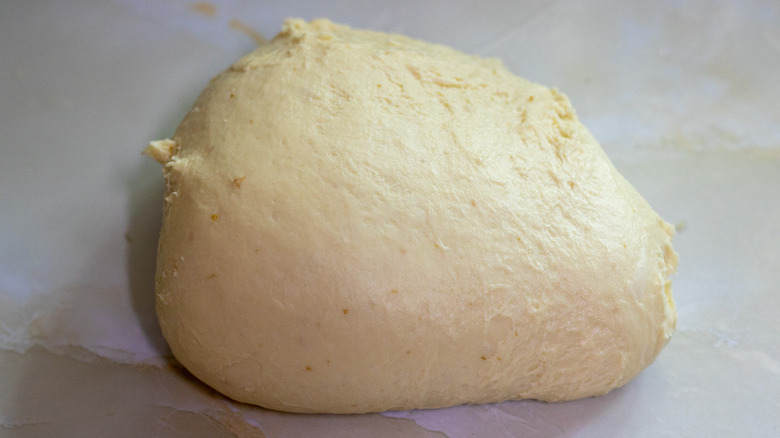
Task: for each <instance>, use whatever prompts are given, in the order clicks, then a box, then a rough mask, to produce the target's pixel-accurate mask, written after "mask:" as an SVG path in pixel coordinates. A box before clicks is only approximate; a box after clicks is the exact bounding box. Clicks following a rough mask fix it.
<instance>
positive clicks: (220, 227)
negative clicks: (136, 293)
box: [147, 20, 677, 413]
mask: <svg viewBox="0 0 780 438" xmlns="http://www.w3.org/2000/svg"><path fill="white" fill-rule="evenodd" d="M147 153H149V154H150V155H152V156H154V157H155V158H157V159H158V160H159V161H161V162H163V163H164V165H165V166H164V173H165V178H166V181H167V185H168V189H167V194H166V198H165V206H164V221H163V228H162V233H161V236H160V245H159V255H158V264H157V312H158V316H159V320H160V326H161V327H162V330H163V333H164V335H165V338H166V339H167V340H168V342H169V344H170V346H171V349H172V350H173V353H174V354H175V356H176V357H177V358H178V360H179V361H181V363H182V364H183V365H184V366H186V367H187V369H189V370H190V371H191V372H192V373H193V374H194V375H195V376H197V377H198V378H200V379H201V380H203V381H204V382H206V383H207V384H209V385H211V386H212V387H214V388H216V389H217V390H219V391H220V392H222V393H224V394H225V395H227V396H229V397H232V398H234V399H236V400H239V401H242V402H247V403H253V404H257V405H260V406H264V407H267V408H271V409H277V410H282V411H294V412H333V413H348V412H369V411H383V410H389V409H411V408H435V407H443V406H450V405H457V404H461V403H484V402H496V401H501V400H507V399H522V398H532V399H539V400H548V401H560V400H572V399H577V398H581V397H588V396H594V395H599V394H604V393H606V392H607V391H609V390H611V389H613V388H616V387H619V386H621V385H623V384H625V383H626V382H628V381H629V380H631V379H632V378H633V377H634V376H636V375H637V374H638V373H639V372H640V371H641V370H642V369H644V368H645V367H646V366H647V365H648V364H650V363H651V362H652V361H653V360H654V358H655V357H656V356H657V355H658V353H659V352H660V351H661V349H662V348H663V347H664V345H666V343H667V342H668V341H669V338H670V336H671V335H672V332H673V331H674V326H675V321H676V313H675V309H674V303H673V301H672V296H671V289H670V283H669V275H670V274H672V273H673V271H674V270H675V267H676V264H677V256H676V254H675V252H674V251H673V249H672V247H671V244H670V242H671V238H672V234H673V229H672V227H671V226H670V225H669V224H667V223H665V222H664V221H663V220H662V219H661V218H660V217H659V216H658V215H657V214H656V213H655V212H654V211H653V210H652V209H651V207H650V206H649V205H648V204H647V202H645V200H644V199H642V197H641V196H640V195H639V194H638V193H637V192H636V191H635V190H634V189H633V188H632V187H631V185H630V184H629V183H628V182H626V180H625V179H624V178H623V177H622V176H621V175H619V174H618V172H617V171H616V170H615V168H614V167H613V165H612V164H611V163H610V161H609V159H608V158H607V157H606V155H605V154H604V152H603V151H602V149H601V147H600V146H599V145H598V143H597V142H596V140H594V138H593V136H592V135H591V134H590V133H589V131H588V130H587V129H586V128H585V127H583V125H582V124H580V122H579V121H578V119H577V117H576V115H575V113H574V110H573V109H572V108H571V106H570V104H569V101H568V100H567V98H566V97H565V96H564V95H562V94H561V93H559V92H557V91H555V90H550V89H548V88H546V87H543V86H541V85H537V84H533V83H530V82H528V81H526V80H524V79H521V78H519V77H517V76H514V75H512V74H511V73H510V72H509V71H507V70H506V69H505V68H504V67H503V66H502V64H501V62H499V61H497V60H490V59H480V58H477V57H472V56H468V55H465V54H462V53H460V52H458V51H455V50H453V49H450V48H447V47H443V46H438V45H432V44H428V43H424V42H421V41H416V40H412V39H409V38H406V37H403V36H399V35H389V34H384V33H377V32H369V31H360V30H352V29H350V28H348V27H345V26H339V25H335V24H332V23H331V22H329V21H326V20H316V21H313V22H311V23H306V22H303V21H300V20H288V21H287V22H285V23H284V26H283V30H282V32H281V33H280V34H279V35H278V36H277V37H276V38H275V39H274V40H273V41H271V42H270V43H268V44H266V45H264V46H262V47H260V48H259V49H257V50H256V51H255V52H253V53H251V54H249V55H247V56H246V57H244V58H243V59H241V60H239V61H238V62H237V63H236V64H235V65H233V66H232V67H231V68H230V69H228V70H227V71H225V72H224V73H222V74H220V75H219V76H217V77H216V78H215V79H213V80H212V81H211V83H210V84H209V86H208V87H207V88H206V89H205V91H204V92H203V94H202V95H201V96H200V98H199V99H198V100H197V102H196V103H195V105H194V107H193V108H192V110H190V112H189V113H188V114H187V116H186V117H185V119H184V120H183V122H182V123H181V125H180V126H179V128H178V130H177V131H176V134H175V135H174V137H173V138H172V140H164V141H161V142H155V143H153V144H152V145H150V147H149V148H148V149H147Z"/></svg>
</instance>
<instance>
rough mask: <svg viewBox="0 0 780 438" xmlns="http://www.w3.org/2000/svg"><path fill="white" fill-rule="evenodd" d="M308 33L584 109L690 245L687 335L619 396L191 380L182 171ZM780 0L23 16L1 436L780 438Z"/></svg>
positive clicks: (49, 4) (86, 7) (10, 7)
mask: <svg viewBox="0 0 780 438" xmlns="http://www.w3.org/2000/svg"><path fill="white" fill-rule="evenodd" d="M288 16H298V17H302V18H306V19H313V18H317V17H328V18H330V19H332V20H334V21H336V22H342V23H347V24H350V25H352V26H354V27H360V28H371V29H376V30H384V31H391V32H400V33H404V34H407V35H410V36H413V37H418V38H423V39H426V40H429V41H433V42H439V43H443V44H448V45H451V46H455V47H457V48H459V49H461V50H464V51H467V52H470V53H474V54H478V55H482V56H492V57H499V58H501V59H503V60H504V61H505V63H506V64H507V65H508V66H509V68H510V69H511V70H513V71H514V72H515V73H517V74H519V75H522V76H525V77H527V78H529V79H531V80H534V81H537V82H540V83H543V84H545V85H548V86H554V87H557V88H558V89H560V90H561V91H562V92H564V93H566V94H567V95H568V96H569V97H570V98H571V100H572V102H573V104H574V107H575V108H576V109H577V111H578V114H579V116H580V118H581V119H582V121H583V122H584V123H585V124H586V126H588V127H589V128H590V129H591V130H592V131H593V132H594V134H595V135H596V137H597V138H598V139H599V140H600V141H601V143H602V145H603V146H604V148H605V150H606V151H607V153H608V154H609V155H610V157H611V158H612V159H613V161H614V162H615V164H616V166H617V167H618V168H619V169H620V170H621V172H623V173H624V175H626V177H627V178H628V179H629V180H630V181H631V182H632V183H633V184H634V185H635V186H636V187H637V189H638V190H639V191H640V192H641V193H642V194H643V195H644V196H645V197H646V198H647V199H648V200H649V201H650V203H651V204H652V205H653V206H654V207H655V208H656V210H657V211H659V213H660V214H661V215H662V216H663V217H664V218H665V219H666V220H668V221H670V222H672V223H676V224H677V225H678V229H679V232H678V235H677V237H676V239H675V248H676V249H677V251H678V252H679V253H680V268H679V273H678V274H677V275H676V277H675V278H674V294H675V298H676V301H677V308H678V311H679V324H678V328H677V332H676V333H675V336H674V338H673V340H672V341H671V343H670V344H669V346H668V347H667V348H666V349H665V350H664V351H663V352H662V353H661V355H660V356H659V357H658V359H657V360H656V362H655V363H654V364H652V365H651V366H650V367H649V368H648V369H647V370H645V371H644V372H643V373H642V374H641V375H640V376H639V377H638V378H636V379H635V380H634V381H632V382H631V383H629V384H628V385H627V386H625V387H623V388H621V389H619V390H616V391H613V392H611V393H609V394H608V395H606V396H603V397H599V398H592V399H586V400H580V401H575V402H569V403H561V404H545V403H539V402H534V401H515V402H506V403H501V404H494V405H480V406H460V407H454V408H450V409H441V410H429V411H411V412H389V413H384V414H370V415H353V416H333V415H293V414H283V413H278V412H272V411H267V410H263V409H260V408H256V407H252V406H247V405H242V404H239V403H236V402H232V401H230V400H228V399H226V398H224V397H222V396H221V395H219V394H217V393H215V392H213V391H212V390H210V389H209V388H207V387H206V386H204V385H203V384H201V383H199V382H198V381H197V380H196V379H194V378H193V377H191V376H190V375H189V374H188V373H187V372H186V371H185V370H183V369H182V368H181V367H180V366H178V365H177V364H176V362H175V361H173V360H171V358H170V352H169V350H168V348H167V346H166V345H165V342H164V340H163V339H162V337H161V335H160V332H159V328H158V327H157V323H156V318H155V315H154V290H153V289H154V282H153V275H154V257H155V249H156V238H157V233H158V231H159V226H160V220H161V202H162V201H161V200H162V191H163V181H162V176H161V172H160V168H159V165H158V164H157V163H156V162H153V161H152V160H151V159H148V158H146V157H142V156H141V155H140V152H141V150H142V149H143V147H144V146H145V145H146V144H147V143H148V141H150V140H155V139H160V138H165V137H168V136H170V135H171V134H172V133H173V130H174V129H175V127H176V125H177V124H178V122H179V120H180V119H181V117H183V115H184V112H185V111H186V110H187V109H188V107H189V105H190V104H191V103H192V101H194V99H195V98H196V96H197V94H198V93H199V92H200V90H201V89H202V88H203V87H205V85H206V83H207V81H208V80H209V79H210V78H211V77H212V76H214V75H216V74H217V73H218V72H219V71H221V70H223V69H224V68H226V67H228V66H229V65H230V64H231V63H232V62H233V61H234V60H236V59H237V58H238V57H239V56H241V55H243V54H244V53H246V52H248V51H250V50H252V48H253V47H254V46H255V45H256V44H257V41H258V40H259V38H258V36H259V35H262V36H264V37H266V38H268V37H272V36H273V35H275V34H276V32H277V31H278V29H279V27H280V24H281V21H282V20H283V19H284V18H286V17H288ZM778 23H780V3H778V2H776V1H742V2H736V1H717V0H712V1H709V0H679V1H656V2H643V1H618V0H615V1H606V0H596V1H576V0H572V1H487V0H486V1H480V2H467V1H460V2H452V1H443V0H438V1H430V2H422V1H411V0H405V1H395V2H383V1H368V2H358V1H344V2H315V1H303V0H299V1H291V2H275V3H271V2H253V1H249V0H231V1H227V0H226V1H224V2H216V1H212V2H210V3H206V2H201V3H196V2H188V1H183V0H176V1H163V2H156V1H151V0H147V1H144V0H114V1H111V2H106V1H98V0H77V1H70V2H58V1H54V0H46V1H36V2H24V1H6V2H2V3H0V60H2V61H1V62H0V436H8V437H33V436H34V437H38V436H162V437H169V436H171V437H175V436H182V437H184V436H186V437H221V436H241V437H252V436H265V437H308V436H317V437H343V436H371V437H390V436H405V437H418V436H419V437H429V436H430V437H444V436H446V437H450V438H460V437H518V436H527V437H549V436H565V437H575V436H577V437H590V436H634V437H657V436H682V437H688V436H697V437H698V436H709V437H715V436H724V437H726V436H729V437H731V436H751V437H762V436H763V437H770V436H778V434H780V347H779V346H778V345H779V344H778V342H777V337H778V334H780V322H779V321H780V318H778V317H777V313H778V310H780V256H779V255H778V254H779V253H780V237H779V236H780V103H778V102H780V86H778V80H777V78H778V77H780V26H778Z"/></svg>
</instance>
